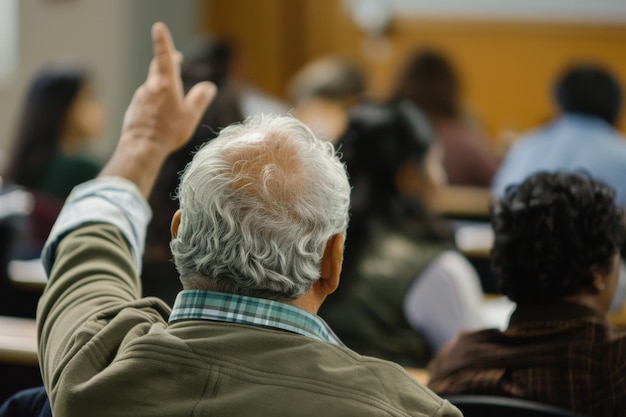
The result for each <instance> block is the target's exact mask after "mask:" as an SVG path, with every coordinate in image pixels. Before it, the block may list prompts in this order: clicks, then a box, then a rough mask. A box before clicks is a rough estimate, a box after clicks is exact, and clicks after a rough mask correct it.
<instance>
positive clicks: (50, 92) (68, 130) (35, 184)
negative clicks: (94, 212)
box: [3, 67, 104, 257]
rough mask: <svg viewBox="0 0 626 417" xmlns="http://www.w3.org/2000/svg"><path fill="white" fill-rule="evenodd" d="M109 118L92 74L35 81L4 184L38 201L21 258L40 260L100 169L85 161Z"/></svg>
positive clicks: (45, 74) (59, 72)
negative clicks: (66, 204)
mask: <svg viewBox="0 0 626 417" xmlns="http://www.w3.org/2000/svg"><path fill="white" fill-rule="evenodd" d="M103 119H104V113H103V108H102V105H101V103H100V102H99V101H98V100H97V99H96V97H95V92H94V88H93V84H92V83H91V81H90V79H89V77H88V75H87V73H86V72H85V71H84V70H82V69H76V68H61V67H55V68H52V67H50V68H45V69H43V70H42V71H40V72H39V73H38V74H37V75H36V76H35V78H34V79H33V81H32V83H31V85H30V88H29V90H28V93H27V95H26V99H25V101H24V107H23V109H22V113H21V115H20V117H19V121H18V125H17V133H16V136H15V139H14V140H13V145H12V150H11V152H10V153H9V154H8V157H7V167H6V170H5V172H4V174H3V180H4V182H5V183H7V184H12V185H16V186H20V187H23V188H24V189H26V190H28V191H30V192H31V193H33V195H34V196H35V199H34V200H35V206H34V211H33V214H32V216H31V219H32V222H31V223H32V224H31V229H32V235H31V236H30V240H31V241H30V242H29V243H28V244H27V246H28V247H26V248H21V249H20V250H19V251H20V252H21V253H19V254H18V255H19V256H20V257H38V256H39V250H40V248H41V246H42V245H43V242H44V241H45V238H46V237H47V235H48V233H49V232H50V229H51V227H52V224H53V222H54V220H55V219H56V216H57V215H58V213H59V210H60V209H61V205H62V203H63V200H64V199H65V198H66V197H67V196H68V194H69V193H70V191H71V190H72V188H74V186H75V185H77V184H80V183H82V182H84V181H87V180H90V179H92V178H94V177H95V176H96V175H97V173H98V171H99V167H98V165H97V164H96V163H94V162H93V161H92V160H90V159H88V158H86V157H85V156H83V155H82V152H83V151H84V149H85V147H86V146H87V145H88V144H89V142H90V141H91V140H92V139H93V138H96V137H98V136H99V135H100V133H101V130H102V126H103V122H104V120H103Z"/></svg>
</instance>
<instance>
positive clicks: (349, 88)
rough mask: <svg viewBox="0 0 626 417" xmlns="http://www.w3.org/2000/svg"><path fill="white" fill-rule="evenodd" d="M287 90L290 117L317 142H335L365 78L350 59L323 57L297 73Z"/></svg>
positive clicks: (364, 88) (364, 87)
mask: <svg viewBox="0 0 626 417" xmlns="http://www.w3.org/2000/svg"><path fill="white" fill-rule="evenodd" d="M287 90H288V91H287V93H288V96H289V98H290V100H291V103H292V104H293V105H294V112H293V114H294V116H296V117H297V118H298V119H300V121H302V122H303V123H304V124H306V125H307V126H309V128H311V130H313V132H314V133H315V134H316V135H318V137H320V138H321V139H323V140H330V141H332V142H336V141H337V140H338V139H339V137H340V136H341V134H342V133H343V132H344V130H345V129H346V126H347V124H348V109H349V108H350V107H352V106H354V105H355V104H356V103H358V102H359V101H360V100H361V99H363V96H364V95H365V93H366V91H367V77H366V75H365V71H364V70H363V68H361V66H360V65H359V64H358V63H356V62H355V61H353V60H351V59H350V58H348V57H343V56H334V55H333V56H326V57H323V58H319V59H316V60H314V61H312V62H310V63H308V64H307V65H305V66H304V68H302V69H301V70H300V71H298V73H297V74H296V75H295V76H294V77H293V78H292V79H291V81H290V82H289V85H288V88H287Z"/></svg>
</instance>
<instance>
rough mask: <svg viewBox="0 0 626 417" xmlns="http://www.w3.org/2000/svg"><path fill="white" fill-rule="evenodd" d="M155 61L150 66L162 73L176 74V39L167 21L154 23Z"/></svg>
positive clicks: (153, 45) (166, 74) (167, 74)
mask: <svg viewBox="0 0 626 417" xmlns="http://www.w3.org/2000/svg"><path fill="white" fill-rule="evenodd" d="M152 47H153V51H154V52H153V54H154V57H153V63H154V65H151V66H150V68H151V69H153V70H155V71H156V72H158V73H159V74H160V75H165V76H172V75H174V64H173V61H174V53H175V51H176V49H175V48H174V41H172V36H171V35H170V31H169V29H168V28H167V26H166V25H165V23H162V22H157V23H155V24H154V25H152Z"/></svg>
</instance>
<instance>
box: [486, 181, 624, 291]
mask: <svg viewBox="0 0 626 417" xmlns="http://www.w3.org/2000/svg"><path fill="white" fill-rule="evenodd" d="M492 224H493V228H494V231H495V242H494V247H493V250H492V252H491V266H492V269H493V273H494V276H495V277H496V279H497V280H498V282H499V285H500V290H501V291H502V293H503V294H505V295H507V296H508V297H509V298H510V299H511V300H513V301H516V302H518V303H535V302H542V301H549V300H556V299H559V298H563V297H564V296H567V295H570V294H576V293H578V292H580V291H581V290H582V289H584V288H590V287H591V285H592V282H593V272H594V271H597V270H600V271H601V272H608V271H610V269H611V264H612V258H613V256H614V255H615V254H616V253H618V252H619V251H620V250H621V249H622V244H623V243H624V239H625V230H624V226H623V223H622V210H621V209H620V208H619V207H618V206H617V205H616V203H615V191H614V190H613V189H612V188H611V187H609V186H608V185H606V184H604V183H602V182H600V181H597V180H594V179H591V178H590V176H589V175H588V174H586V173H583V172H576V173H571V172H570V173H568V172H556V173H548V172H540V173H537V174H535V175H533V176H531V177H529V178H528V179H527V180H526V181H524V182H523V183H522V184H521V185H518V186H512V187H509V188H508V189H507V191H506V193H505V197H504V198H503V199H502V200H501V201H500V202H499V203H498V204H497V205H496V206H495V208H494V210H493V216H492Z"/></svg>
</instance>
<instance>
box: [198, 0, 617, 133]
mask: <svg viewBox="0 0 626 417" xmlns="http://www.w3.org/2000/svg"><path fill="white" fill-rule="evenodd" d="M566 1H567V4H568V5H570V6H571V7H568V8H567V10H566V11H567V13H565V12H562V13H559V10H561V11H562V10H564V9H563V7H564V3H563V1H562V0H559V1H555V2H552V3H559V4H560V5H561V6H560V7H561V8H560V9H559V7H556V6H558V4H552V3H551V6H550V7H548V5H546V4H545V3H546V2H541V1H534V0H533V1H531V2H525V1H517V0H509V1H507V7H505V6H504V4H502V2H500V3H499V4H500V7H491V8H490V10H492V11H493V12H492V13H490V14H487V16H489V18H485V17H483V16H485V14H484V13H483V14H481V13H478V12H476V10H474V9H475V7H474V6H472V7H469V6H468V2H466V1H465V2H463V1H462V0H446V1H445V2H440V1H439V2H437V1H433V0H419V1H417V0H416V1H413V0H391V1H389V2H387V4H389V5H390V7H391V10H390V13H391V15H390V22H389V26H388V27H387V29H386V30H385V32H384V34H383V35H382V36H369V35H367V34H365V33H364V32H363V31H362V30H361V29H359V28H358V27H357V26H356V25H355V23H354V20H353V18H352V12H353V10H352V9H351V7H350V6H351V5H352V4H354V3H355V2H357V0H355V1H353V2H349V1H341V0H299V1H298V2H296V3H297V7H295V6H294V4H293V3H294V2H290V0H267V1H264V2H255V1H251V0H229V1H228V2H225V1H220V0H206V2H207V7H206V13H207V15H206V17H205V28H206V30H207V31H212V32H215V33H217V34H222V35H226V36H227V37H230V38H231V39H234V40H235V41H237V43H238V44H239V45H240V47H241V48H243V49H245V53H246V54H247V55H248V56H249V57H251V58H252V63H253V65H252V67H253V69H254V72H253V73H252V78H253V80H254V81H255V82H256V83H257V84H258V85H259V86H260V87H262V88H264V89H266V90H267V91H269V92H271V93H273V94H275V95H278V96H284V94H285V83H286V81H287V80H288V79H289V77H290V76H291V75H293V74H294V73H295V71H296V70H297V69H298V68H299V67H300V66H301V65H304V64H305V63H306V62H307V61H308V60H310V59H313V58H315V57H319V56H321V55H324V54H328V53H342V54H347V55H350V56H353V57H355V58H356V59H358V60H359V61H361V62H362V63H363V64H364V66H365V67H366V69H367V70H368V71H369V73H370V75H371V90H372V92H373V93H374V95H377V96H381V97H383V96H385V95H386V93H387V92H388V90H389V88H390V85H391V81H392V80H393V77H394V75H395V73H396V71H397V70H398V68H399V66H400V65H401V64H402V63H403V61H404V57H405V54H406V53H407V52H408V51H410V50H412V49H414V48H418V47H422V46H430V47H437V48H441V49H442V50H444V51H446V52H448V53H449V55H450V56H451V58H452V59H453V61H454V62H455V63H456V65H457V67H458V70H459V72H460V73H461V75H462V77H463V80H464V85H465V92H466V98H467V101H468V103H469V104H470V106H471V108H472V109H473V111H474V112H475V113H477V115H478V116H479V117H480V119H481V120H482V121H483V122H484V124H485V125H486V127H487V128H488V130H489V131H490V132H491V133H492V135H493V137H494V138H495V139H494V140H495V141H501V140H504V139H507V140H508V139H511V138H512V137H514V136H515V134H516V133H518V132H521V131H524V130H526V129H529V128H531V127H532V126H535V125H536V124H538V123H542V122H543V121H545V120H546V119H548V118H549V117H551V116H552V115H553V114H554V109H553V106H552V102H551V98H550V89H551V87H552V84H553V80H554V78H555V76H556V75H557V74H558V73H559V71H561V70H562V69H563V68H564V67H565V66H566V65H567V64H568V63H570V62H572V61H573V60H578V59H591V60H595V61H598V62H600V63H602V64H604V65H606V66H607V67H609V68H610V69H612V70H613V71H614V72H615V73H616V74H617V75H618V76H619V77H620V78H621V79H622V80H624V81H625V82H626V54H624V53H623V51H624V50H626V4H624V5H622V4H619V3H616V2H612V1H609V0H598V1H594V2H580V1H575V2H573V3H572V2H571V1H569V0H566ZM420 2H421V3H422V5H427V6H429V7H423V8H420V7H418V6H419V4H417V3H420ZM488 2H489V1H487V0H485V1H482V2H480V4H483V3H488ZM260 3H263V4H262V5H261V4H260ZM444 3H445V4H444ZM448 3H450V7H448V9H445V7H444V6H445V5H446V4H448ZM453 3H454V4H453ZM592 3H593V4H592ZM472 4H474V3H472ZM462 5H464V7H465V8H463V7H460V6H462ZM532 5H534V7H535V9H533V8H532V7H531V6H532ZM513 6H515V7H513ZM552 6H554V7H552ZM442 7H443V9H442ZM244 11H245V12H244ZM625 119H626V117H623V118H622V123H621V125H620V127H621V128H622V130H626V120H625Z"/></svg>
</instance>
